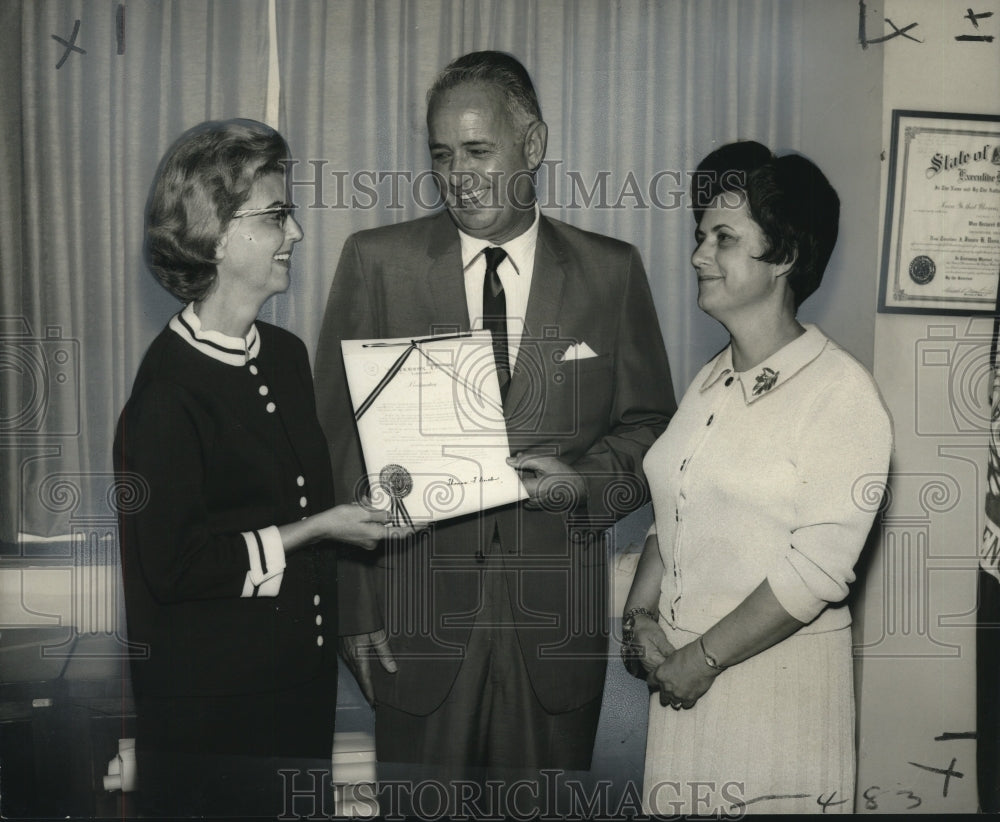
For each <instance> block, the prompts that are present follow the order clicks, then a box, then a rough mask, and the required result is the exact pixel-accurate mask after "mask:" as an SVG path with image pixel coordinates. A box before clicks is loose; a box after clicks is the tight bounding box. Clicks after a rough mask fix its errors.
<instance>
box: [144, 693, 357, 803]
mask: <svg viewBox="0 0 1000 822" xmlns="http://www.w3.org/2000/svg"><path fill="white" fill-rule="evenodd" d="M336 687H337V685H336V678H335V676H325V677H321V678H317V679H314V680H312V681H310V682H308V683H305V684H303V685H298V686H296V687H294V688H288V689H285V690H281V691H271V692H267V693H260V694H242V695H237V696H212V697H201V696H199V697H145V698H139V699H137V702H136V708H137V714H138V716H137V728H136V768H137V780H138V791H137V796H136V799H137V803H138V807H139V810H140V813H141V815H142V816H156V817H163V816H173V817H178V816H180V817H186V816H203V815H210V816H240V817H244V818H246V817H250V818H252V817H256V816H260V817H272V818H273V817H274V816H277V815H281V813H282V812H283V811H285V810H286V806H289V803H290V802H291V800H292V798H293V796H295V792H296V791H298V792H299V793H301V791H302V787H303V785H305V784H306V783H307V782H308V783H309V784H312V783H313V781H315V782H316V783H317V785H318V783H319V782H320V781H321V777H320V776H319V775H317V774H316V772H323V773H326V774H329V771H330V765H331V760H332V750H333V725H334V717H335V713H336V697H337V690H336ZM310 771H312V772H314V773H312V774H310V773H309V772H310ZM288 810H291V807H290V806H289V807H288Z"/></svg>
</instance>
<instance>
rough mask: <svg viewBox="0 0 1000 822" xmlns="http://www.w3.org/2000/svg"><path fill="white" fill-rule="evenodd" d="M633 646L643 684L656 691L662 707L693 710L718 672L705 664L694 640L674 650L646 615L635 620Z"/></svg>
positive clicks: (660, 629)
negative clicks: (643, 680) (644, 676)
mask: <svg viewBox="0 0 1000 822" xmlns="http://www.w3.org/2000/svg"><path fill="white" fill-rule="evenodd" d="M632 645H633V647H635V648H636V650H637V651H638V655H639V660H640V662H641V664H642V667H643V670H644V671H645V672H646V683H647V684H648V685H649V687H650V688H653V689H655V690H657V691H659V694H660V704H661V705H663V706H664V707H665V706H667V705H670V706H671V707H672V708H675V709H678V710H679V709H680V708H692V707H694V705H695V703H696V702H697V701H698V700H699V699H700V698H701V697H702V695H703V694H704V693H705V692H706V691H707V690H708V689H709V688H711V687H712V682H713V681H714V680H715V677H716V675H717V673H718V672H717V671H713V670H712V669H711V668H709V667H708V665H707V664H706V663H705V659H704V657H703V656H702V654H701V652H700V649H699V647H698V641H697V640H695V641H694V642H691V643H689V644H687V645H684V646H682V647H681V648H674V646H673V645H671V644H670V641H669V640H668V639H667V635H666V634H665V633H664V632H663V629H662V628H661V627H660V626H659V624H658V623H657V622H655V621H654V620H652V619H649V618H648V617H645V616H639V617H637V618H636V622H635V628H634V630H633V641H632Z"/></svg>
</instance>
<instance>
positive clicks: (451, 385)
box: [341, 331, 527, 524]
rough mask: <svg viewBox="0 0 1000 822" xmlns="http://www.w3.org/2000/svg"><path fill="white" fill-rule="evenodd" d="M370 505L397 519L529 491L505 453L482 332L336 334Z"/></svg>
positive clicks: (441, 515)
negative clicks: (353, 336)
mask: <svg viewBox="0 0 1000 822" xmlns="http://www.w3.org/2000/svg"><path fill="white" fill-rule="evenodd" d="M341 348H342V351H343V355H344V367H345V370H346V372H347V383H348V387H349V389H350V393H351V401H352V403H353V405H354V415H355V419H356V420H357V424H358V434H359V436H360V438H361V449H362V451H363V453H364V458H365V466H366V470H367V472H368V481H369V486H370V489H371V491H370V493H371V499H372V503H373V504H374V505H375V506H377V507H379V508H384V509H385V508H387V509H390V510H391V511H392V513H393V520H394V522H395V523H396V524H407V523H411V522H421V521H423V522H427V521H433V520H442V519H448V518H450V517H457V516H461V515H463V514H471V513H475V512H477V511H483V510H486V509H488V508H493V507H496V506H499V505H506V504H508V503H511V502H516V501H518V500H521V499H525V498H526V497H527V492H526V491H525V489H524V486H523V485H522V484H521V480H520V478H519V477H518V475H517V472H516V471H515V470H514V469H513V468H511V467H510V466H509V465H507V462H506V459H507V457H509V456H510V449H509V445H508V441H507V427H506V424H505V422H504V416H503V405H502V403H501V401H500V386H499V383H498V381H497V374H496V365H495V362H494V359H493V345H492V339H491V337H490V334H489V332H488V331H473V332H466V333H461V334H445V335H440V336H434V337H422V338H419V339H409V338H405V339H403V338H400V339H387V340H343V341H342V342H341Z"/></svg>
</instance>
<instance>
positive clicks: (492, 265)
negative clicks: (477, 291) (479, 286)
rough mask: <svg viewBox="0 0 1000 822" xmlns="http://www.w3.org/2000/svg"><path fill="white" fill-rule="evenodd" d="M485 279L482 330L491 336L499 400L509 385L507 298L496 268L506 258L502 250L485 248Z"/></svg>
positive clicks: (504, 395)
mask: <svg viewBox="0 0 1000 822" xmlns="http://www.w3.org/2000/svg"><path fill="white" fill-rule="evenodd" d="M483 256H484V257H486V278H485V280H483V328H484V329H486V330H487V331H489V332H491V333H492V335H493V358H494V359H495V360H496V364H497V379H498V380H499V382H500V399H501V401H503V399H504V398H505V397H506V396H507V387H508V386H509V385H510V359H509V358H508V354H507V298H506V297H505V296H504V293H503V284H502V283H501V282H500V275H499V274H498V273H497V267H498V266H499V265H500V263H502V262H503V261H504V260H505V259H506V257H507V252H506V251H504V250H503V249H502V248H492V247H491V248H487V249H485V250H484V251H483Z"/></svg>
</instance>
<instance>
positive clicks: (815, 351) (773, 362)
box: [700, 323, 830, 404]
mask: <svg viewBox="0 0 1000 822" xmlns="http://www.w3.org/2000/svg"><path fill="white" fill-rule="evenodd" d="M803 328H805V330H806V331H805V334H800V335H799V336H798V337H796V338H795V339H794V340H792V341H791V342H790V343H787V344H786V345H784V346H782V347H781V348H779V349H778V350H777V351H775V352H774V353H773V354H772V355H771V356H770V357H768V358H767V359H766V360H765V361H764V362H762V363H758V364H757V365H756V366H754V367H753V368H751V369H750V370H749V371H736V370H734V369H733V347H732V345H727V346H726V348H725V350H723V352H722V353H721V354H719V356H718V357H716V358H715V364H714V365H713V366H712V370H711V371H710V372H709V373H708V376H707V377H706V378H705V381H704V382H703V383H702V384H701V388H700V390H701V391H707V390H708V389H709V388H711V387H712V386H713V385H715V383H717V382H718V381H719V380H720V379H722V378H723V377H725V376H727V375H732V376H734V377H736V378H737V379H738V380H739V381H740V385H741V386H742V387H743V399H744V400H746V402H747V404H749V403H751V402H754V401H755V400H758V399H760V398H761V397H763V396H764V395H765V394H767V393H769V392H771V391H772V390H773V389H775V388H777V387H779V386H781V385H784V384H785V383H786V382H788V380H790V379H791V378H792V377H793V376H795V375H796V374H797V373H798V372H799V371H801V370H802V369H803V368H805V367H806V366H807V365H809V363H811V362H812V361H813V360H815V359H816V358H817V357H818V356H819V355H820V353H822V351H823V349H824V348H826V345H827V343H829V342H830V340H829V339H828V338H827V336H826V335H825V334H824V333H823V332H822V331H820V330H819V328H818V327H817V326H815V325H813V324H812V323H803Z"/></svg>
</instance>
